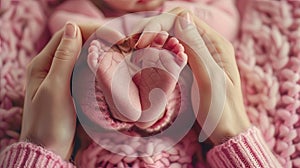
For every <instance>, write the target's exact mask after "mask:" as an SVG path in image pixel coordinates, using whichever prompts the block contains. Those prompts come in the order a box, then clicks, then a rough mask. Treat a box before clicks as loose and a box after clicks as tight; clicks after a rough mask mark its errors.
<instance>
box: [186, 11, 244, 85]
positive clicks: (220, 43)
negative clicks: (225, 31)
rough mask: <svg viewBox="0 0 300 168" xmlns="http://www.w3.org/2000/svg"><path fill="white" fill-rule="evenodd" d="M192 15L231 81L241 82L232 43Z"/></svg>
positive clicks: (211, 51) (207, 44)
mask: <svg viewBox="0 0 300 168" xmlns="http://www.w3.org/2000/svg"><path fill="white" fill-rule="evenodd" d="M191 16H192V20H193V21H194V23H195V25H196V27H197V30H198V32H199V33H200V35H201V37H202V39H203V41H204V43H205V45H206V47H207V48H208V50H209V52H210V53H211V55H212V57H213V59H214V60H215V62H216V63H217V64H218V65H219V66H220V67H221V68H222V69H223V70H224V71H225V73H226V75H227V77H228V78H229V80H230V81H231V83H233V84H239V83H240V76H239V72H238V68H237V64H236V59H235V54H234V48H233V46H232V44H231V43H230V42H229V41H228V40H226V39H225V38H224V37H223V36H221V35H220V34H219V33H218V32H216V31H215V30H214V29H212V28H211V27H210V26H208V25H207V24H206V23H205V22H203V21H202V20H200V19H199V18H198V17H195V16H194V15H191Z"/></svg>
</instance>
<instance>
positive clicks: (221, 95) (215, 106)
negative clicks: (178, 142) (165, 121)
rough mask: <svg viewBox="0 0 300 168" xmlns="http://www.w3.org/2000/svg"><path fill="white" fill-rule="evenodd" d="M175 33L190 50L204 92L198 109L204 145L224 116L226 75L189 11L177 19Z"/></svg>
mask: <svg viewBox="0 0 300 168" xmlns="http://www.w3.org/2000/svg"><path fill="white" fill-rule="evenodd" d="M174 32H175V37H178V38H179V39H180V40H181V41H182V42H183V43H184V46H185V47H186V48H187V49H186V53H187V55H188V62H189V65H190V66H191V68H192V70H193V73H194V74H195V75H196V79H197V84H198V86H199V89H200V91H201V93H200V100H201V102H200V107H199V108H200V111H202V113H200V114H201V115H199V114H198V115H197V120H198V122H199V123H200V124H201V126H202V130H201V132H200V135H199V141H201V142H202V141H204V140H205V139H207V138H208V137H207V135H211V133H212V132H213V130H214V129H215V128H216V127H217V124H218V121H219V120H220V118H221V116H222V112H223V107H224V101H225V95H226V77H225V73H224V71H223V69H222V68H221V66H219V65H218V64H217V63H216V61H215V60H214V58H213V56H212V55H211V53H210V51H209V50H208V48H207V46H206V43H205V41H204V40H203V38H202V37H201V35H200V34H199V32H198V30H197V28H196V26H195V25H194V24H193V21H192V19H191V16H190V14H189V13H188V12H187V13H185V14H184V15H183V17H179V18H178V19H177V20H176V23H175V28H174ZM206 88H210V89H206ZM208 97H209V98H210V99H208ZM192 99H193V97H192ZM209 101H210V102H209ZM196 108H197V109H198V107H196ZM195 110H196V109H195Z"/></svg>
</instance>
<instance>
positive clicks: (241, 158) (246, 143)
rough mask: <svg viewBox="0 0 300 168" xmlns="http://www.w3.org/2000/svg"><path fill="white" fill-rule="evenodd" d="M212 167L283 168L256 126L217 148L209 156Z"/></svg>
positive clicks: (208, 159)
mask: <svg viewBox="0 0 300 168" xmlns="http://www.w3.org/2000/svg"><path fill="white" fill-rule="evenodd" d="M207 161H208V162H209V164H210V165H211V167H255V168H256V167H268V168H269V167H270V168H271V167H274V168H280V167H282V166H281V165H280V164H279V162H278V161H277V159H276V158H275V156H274V155H273V154H272V152H271V151H270V149H269V148H268V146H267V144H266V142H265V140H264V139H263V136H262V134H261V132H260V130H259V129H258V128H256V127H254V126H252V127H250V128H249V129H247V130H246V131H245V132H242V133H240V134H239V135H238V136H236V137H233V138H231V139H229V140H228V141H226V142H225V143H223V144H221V145H218V146H215V147H214V148H213V149H211V150H210V151H209V152H208V154H207Z"/></svg>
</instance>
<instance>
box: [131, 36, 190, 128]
mask: <svg viewBox="0 0 300 168" xmlns="http://www.w3.org/2000/svg"><path fill="white" fill-rule="evenodd" d="M132 59H133V62H134V63H135V64H136V65H137V66H139V67H140V68H141V69H142V71H141V72H140V74H138V75H136V76H135V77H134V79H133V80H134V82H135V84H136V86H137V87H138V89H139V94H140V101H141V105H142V111H143V112H142V115H141V118H140V119H139V120H138V122H137V123H136V125H137V126H138V127H140V128H142V129H143V128H147V127H150V126H151V125H153V124H154V123H155V122H156V121H158V120H159V119H160V118H161V117H162V116H163V115H164V112H165V108H166V104H167V100H168V97H169V95H170V94H171V93H172V92H173V91H174V89H175V86H176V84H177V82H178V78H179V75H180V73H181V71H182V69H183V67H184V66H185V65H186V64H187V55H186V54H185V53H184V48H183V46H182V45H181V44H180V43H179V41H178V40H177V39H176V38H174V37H171V38H169V37H168V34H166V33H159V34H158V35H157V36H156V37H155V39H154V41H153V42H152V45H151V46H150V47H149V48H144V49H140V50H138V51H136V53H135V54H134V56H133V58H132Z"/></svg>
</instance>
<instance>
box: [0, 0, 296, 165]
mask: <svg viewBox="0 0 300 168" xmlns="http://www.w3.org/2000/svg"><path fill="white" fill-rule="evenodd" d="M3 1H5V0H3ZM42 1H43V3H42ZM45 1H51V3H52V4H55V1H56V0H40V1H12V2H11V4H9V5H10V6H8V7H6V8H5V10H4V11H3V13H2V14H1V15H0V25H1V31H0V150H1V149H4V148H5V147H7V146H8V145H9V144H12V143H15V142H16V141H17V140H18V138H19V133H20V130H21V129H20V128H21V119H22V118H21V116H22V104H23V100H24V90H23V88H24V79H25V68H26V64H27V63H28V62H29V60H30V59H32V58H33V57H34V56H35V55H36V53H37V52H38V50H39V49H40V48H41V47H42V46H43V45H44V44H45V42H46V41H47V40H48V39H49V38H48V37H49V33H48V34H47V31H45V30H46V29H45V27H46V24H47V12H46V11H45V10H44V7H46V6H48V5H47V4H45V3H44V2H45ZM245 1H246V0H245ZM1 2H2V1H1ZM7 2H8V1H7ZM239 2H244V0H240V1H239ZM250 2H253V3H250V4H249V5H248V4H247V5H245V8H243V10H242V11H241V12H242V13H243V18H242V19H241V21H240V22H241V27H240V28H239V34H240V36H239V38H238V39H236V43H235V48H236V55H237V57H236V58H237V64H238V66H239V68H240V74H241V77H242V84H243V93H244V100H245V103H246V108H247V114H248V116H249V117H250V119H251V122H252V123H253V124H254V125H256V126H257V127H258V128H259V129H260V130H261V132H262V134H263V138H264V139H265V140H266V141H267V145H268V147H270V148H271V150H272V152H273V153H275V156H276V158H277V159H278V160H279V162H280V163H281V164H282V165H284V167H300V158H299V156H300V120H299V108H300V103H299V92H300V87H299V73H300V71H299V70H300V69H299V67H300V57H299V53H300V48H299V44H300V41H299V39H300V34H299V26H300V22H299V19H300V12H299V9H300V2H299V1H294V0H287V1H271V0H270V1H260V0H254V1H252V0H250ZM1 7H2V6H1ZM3 7H4V6H3ZM36 37H42V38H41V39H42V41H40V40H39V39H37V38H36ZM279 51H280V52H279ZM88 149H89V150H90V152H92V151H93V152H94V153H97V151H96V150H98V148H97V147H95V146H93V144H91V145H90V148H88ZM94 155H97V154H94ZM199 158H200V159H199V162H198V163H199V164H201V165H205V161H204V159H203V158H202V157H201V156H199ZM82 160H88V161H90V162H92V163H93V164H92V163H91V164H92V165H96V164H97V163H98V161H97V160H91V158H89V155H82ZM202 167H204V166H202Z"/></svg>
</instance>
